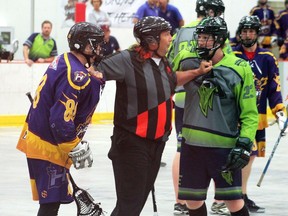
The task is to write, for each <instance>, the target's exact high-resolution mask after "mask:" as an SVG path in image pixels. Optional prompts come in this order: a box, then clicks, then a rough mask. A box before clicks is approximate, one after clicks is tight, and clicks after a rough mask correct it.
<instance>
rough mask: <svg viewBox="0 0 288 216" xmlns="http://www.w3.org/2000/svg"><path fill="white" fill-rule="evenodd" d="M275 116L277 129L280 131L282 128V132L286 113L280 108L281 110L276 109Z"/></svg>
mask: <svg viewBox="0 0 288 216" xmlns="http://www.w3.org/2000/svg"><path fill="white" fill-rule="evenodd" d="M276 117H277V123H278V127H279V129H280V130H281V131H282V130H284V131H283V132H285V130H286V128H285V127H287V125H285V122H286V119H287V117H286V114H285V113H284V112H283V111H282V110H281V111H278V112H276Z"/></svg>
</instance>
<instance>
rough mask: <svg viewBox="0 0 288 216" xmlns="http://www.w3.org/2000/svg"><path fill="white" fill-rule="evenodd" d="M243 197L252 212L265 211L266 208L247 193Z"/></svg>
mask: <svg viewBox="0 0 288 216" xmlns="http://www.w3.org/2000/svg"><path fill="white" fill-rule="evenodd" d="M243 199H244V202H245V205H246V206H247V208H248V210H249V212H251V213H264V212H265V208H263V207H260V206H257V205H256V203H255V202H254V201H253V200H251V199H249V198H248V196H247V194H243Z"/></svg>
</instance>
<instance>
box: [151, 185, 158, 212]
mask: <svg viewBox="0 0 288 216" xmlns="http://www.w3.org/2000/svg"><path fill="white" fill-rule="evenodd" d="M151 193H152V201H153V211H154V214H153V216H158V212H157V205H156V198H155V187H154V185H153V187H152V190H151Z"/></svg>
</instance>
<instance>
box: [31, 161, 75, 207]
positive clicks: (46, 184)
mask: <svg viewBox="0 0 288 216" xmlns="http://www.w3.org/2000/svg"><path fill="white" fill-rule="evenodd" d="M27 161H28V168H29V174H30V183H31V189H32V197H33V200H39V204H45V203H54V202H60V203H70V202H72V201H73V197H72V190H71V188H70V186H69V184H68V179H67V173H68V172H69V170H68V169H66V168H64V167H62V166H59V165H56V164H53V163H51V162H49V161H44V160H38V159H29V158H28V159H27Z"/></svg>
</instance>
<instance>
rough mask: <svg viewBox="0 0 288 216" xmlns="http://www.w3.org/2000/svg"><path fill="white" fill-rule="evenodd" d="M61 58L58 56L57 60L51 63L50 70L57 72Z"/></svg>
mask: <svg viewBox="0 0 288 216" xmlns="http://www.w3.org/2000/svg"><path fill="white" fill-rule="evenodd" d="M59 58H60V56H58V57H57V58H55V59H54V60H53V61H52V62H51V64H50V65H49V68H50V69H53V70H57V66H58V62H59Z"/></svg>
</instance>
